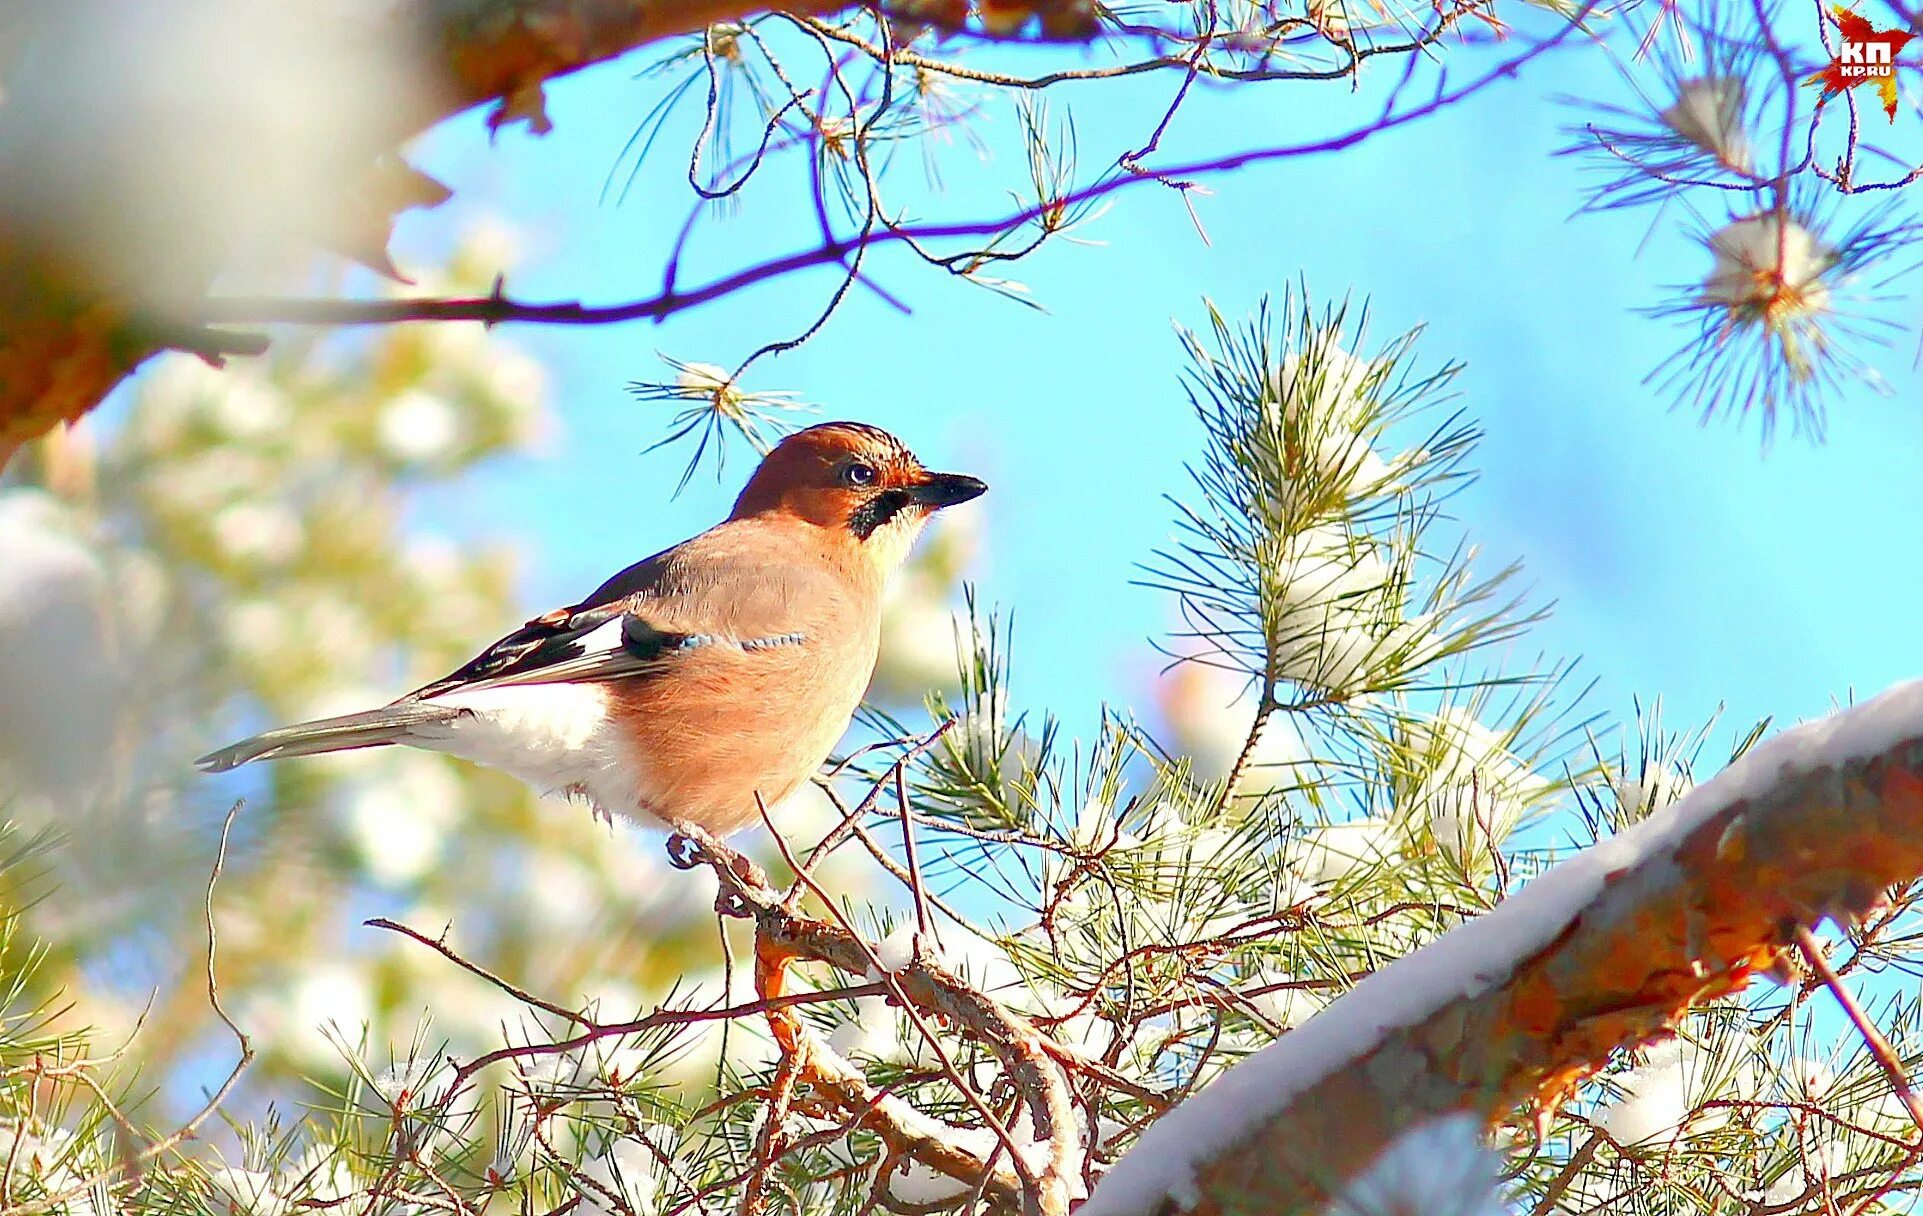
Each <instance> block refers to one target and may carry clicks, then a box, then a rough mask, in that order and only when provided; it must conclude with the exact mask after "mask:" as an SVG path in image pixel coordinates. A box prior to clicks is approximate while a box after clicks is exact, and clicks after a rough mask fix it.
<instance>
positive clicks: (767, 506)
mask: <svg viewBox="0 0 1923 1216" xmlns="http://www.w3.org/2000/svg"><path fill="white" fill-rule="evenodd" d="M987 489H988V487H987V486H986V485H984V484H983V483H982V482H981V481H979V480H977V479H975V478H973V477H970V476H968V475H966V474H964V473H931V472H929V471H928V470H927V469H924V468H923V467H922V465H921V461H919V460H917V459H915V454H914V453H913V452H911V451H909V450H908V448H907V447H906V446H905V445H904V444H903V443H902V442H901V440H899V439H897V438H895V437H894V436H893V435H890V434H889V433H888V432H887V431H884V430H881V429H880V428H878V427H872V426H868V425H866V424H864V423H860V422H824V423H822V424H821V425H820V426H811V427H809V428H808V429H807V430H805V431H796V432H795V433H794V434H792V435H790V436H788V437H787V438H786V439H783V440H782V441H781V442H780V443H779V444H776V445H775V448H774V450H773V451H771V452H769V453H768V454H767V456H765V457H764V458H763V459H762V461H761V467H760V468H758V469H756V470H755V472H754V476H753V477H750V478H749V479H748V485H747V488H745V489H744V490H742V491H741V497H740V498H739V499H737V500H736V501H735V505H734V518H736V519H745V518H748V517H751V516H757V515H771V514H778V515H787V516H791V517H794V518H798V519H802V520H805V521H807V522H808V523H811V524H814V525H816V526H818V527H822V528H826V529H829V530H830V531H831V532H832V533H833V534H835V536H836V538H837V539H838V540H841V539H845V540H846V541H847V542H848V543H850V544H852V545H854V546H855V547H856V549H857V550H858V551H859V552H861V553H862V554H863V555H864V556H865V557H866V558H867V559H868V560H869V561H870V562H872V563H873V564H874V565H875V566H876V567H877V568H878V569H879V570H880V571H881V572H882V573H884V574H887V573H890V572H892V571H893V570H894V569H895V568H896V567H897V566H899V565H900V564H901V563H902V561H903V559H905V558H906V557H907V556H908V550H909V548H910V546H912V545H913V544H914V543H915V537H916V536H917V535H919V534H920V532H921V528H922V525H923V524H925V523H926V522H928V517H929V516H930V515H933V514H934V513H935V512H936V511H939V510H941V509H942V508H943V507H952V506H954V505H955V504H956V503H959V502H967V501H968V500H969V499H971V498H974V497H976V496H977V495H979V494H981V493H982V492H983V491H985V490H987Z"/></svg>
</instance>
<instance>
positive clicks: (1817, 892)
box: [1083, 684, 1923, 1216]
mask: <svg viewBox="0 0 1923 1216" xmlns="http://www.w3.org/2000/svg"><path fill="white" fill-rule="evenodd" d="M1918 874H1923V684H1909V685H1904V686H1902V687H1899V688H1897V689H1895V690H1892V691H1891V692H1888V693H1886V694H1884V695H1883V696H1881V697H1878V698H1876V699H1875V700H1873V701H1870V702H1867V703H1865V704H1862V705H1859V706H1857V707H1855V708H1852V709H1850V710H1847V711H1845V712H1842V713H1840V714H1837V715H1834V716H1833V717H1831V718H1829V719H1826V720H1823V721H1819V722H1814V723H1810V724H1807V725H1805V726H1802V727H1799V728H1797V729H1795V730H1792V731H1788V732H1785V734H1783V735H1782V736H1780V737H1778V738H1777V739H1775V740H1772V741H1770V742H1769V743H1767V744H1765V745H1763V746H1760V747H1758V748H1756V749H1755V750H1754V751H1753V752H1751V753H1750V754H1748V755H1746V756H1745V757H1743V758H1742V759H1741V760H1740V761H1738V762H1737V763H1735V764H1733V765H1732V766H1731V767H1730V768H1729V769H1727V770H1725V772H1724V773H1722V774H1721V775H1719V776H1718V777H1717V778H1716V779H1715V780H1713V781H1711V782H1709V783H1707V784H1705V785H1704V786H1702V787H1700V788H1699V789H1697V790H1696V791H1694V792H1692V793H1691V794H1690V795H1688V796H1687V797H1685V798H1684V799H1682V800H1681V801H1679V802H1678V803H1676V804H1675V805H1674V806H1673V807H1671V808H1670V809H1669V810H1668V811H1666V812H1664V813H1661V814H1658V815H1656V816H1654V817H1652V818H1651V819H1649V820H1648V821H1646V822H1645V823H1644V824H1641V825H1638V826H1637V827H1635V828H1631V829H1629V830H1627V831H1625V832H1623V833H1621V834H1620V835H1618V836H1616V837H1613V838H1610V839H1607V840H1604V841H1603V842H1601V843H1599V844H1597V845H1596V846H1594V847H1592V848H1591V849H1589V850H1587V851H1585V852H1584V853H1583V854H1580V855H1578V856H1577V857H1575V858H1573V859H1571V860H1570V861H1568V862H1566V863H1564V864H1563V865H1562V866H1559V867H1557V868H1556V869H1554V870H1552V871H1549V872H1548V873H1546V874H1545V875H1543V876H1542V877H1539V878H1538V879H1537V880H1536V881H1535V883H1533V884H1532V885H1531V886H1530V887H1528V888H1526V889H1525V890H1524V891H1523V892H1522V893H1520V894H1519V895H1517V896H1515V897H1512V898H1511V899H1510V900H1509V901H1507V902H1506V904H1505V905H1503V906H1500V907H1499V908H1498V909H1497V910H1495V911H1494V912H1491V913H1490V914H1488V915H1486V916H1484V917H1482V918H1479V919H1478V920H1476V921H1472V922H1470V923H1469V924H1468V925H1465V926H1463V927H1461V928H1459V929H1456V930H1455V931H1453V932H1452V933H1450V934H1447V935H1445V936H1444V937H1443V938H1442V939H1440V940H1439V941H1438V942H1436V943H1435V944H1434V945H1432V946H1431V947H1429V948H1428V949H1425V950H1422V951H1418V952H1417V953H1416V954H1414V955H1411V956H1410V957H1409V958H1408V959H1406V960H1403V961H1402V962H1399V963H1397V964H1395V965H1393V966H1391V967H1389V968H1386V969H1384V970H1383V971H1381V972H1379V973H1377V975H1375V976H1374V977H1372V978H1371V979H1370V980H1369V981H1366V982H1365V983H1364V984H1363V985H1361V986H1360V987H1359V988H1358V989H1357V990H1356V991H1355V993H1353V994H1352V995H1351V996H1349V997H1347V998H1344V1000H1343V1001H1338V1002H1337V1003H1336V1005H1334V1006H1331V1007H1330V1009H1329V1010H1328V1011H1326V1012H1325V1013H1324V1014H1322V1015H1318V1017H1317V1018H1315V1019H1312V1020H1311V1021H1310V1022H1309V1023H1307V1024H1306V1025H1305V1026H1304V1027H1302V1028H1299V1029H1297V1030H1296V1031H1293V1032H1291V1033H1290V1034H1289V1035H1288V1036H1286V1037H1284V1038H1283V1040H1282V1041H1281V1042H1279V1043H1278V1044H1276V1045H1275V1046H1273V1047H1271V1048H1269V1049H1267V1051H1265V1052H1263V1053H1260V1054H1259V1055H1258V1056H1256V1057H1254V1058H1253V1059H1252V1060H1251V1061H1249V1062H1247V1063H1244V1064H1243V1065H1241V1066H1239V1068H1237V1069H1234V1070H1231V1071H1230V1072H1229V1073H1228V1074H1226V1075H1225V1077H1224V1078H1223V1079H1222V1080H1221V1081H1219V1082H1218V1083H1217V1084H1216V1085H1215V1086H1214V1087H1212V1088H1211V1089H1210V1090H1207V1091H1204V1093H1203V1094H1202V1095H1201V1096H1200V1097H1198V1098H1195V1099H1192V1100H1191V1102H1190V1104H1189V1107H1188V1109H1183V1108H1178V1109H1177V1111H1176V1112H1175V1113H1174V1114H1172V1115H1171V1116H1169V1117H1168V1118H1167V1119H1166V1120H1165V1121H1163V1122H1162V1123H1161V1124H1158V1125H1157V1126H1156V1127H1155V1128H1154V1129H1152V1130H1151V1131H1150V1133H1149V1134H1148V1135H1147V1136H1145V1137H1144V1138H1143V1140H1142V1141H1141V1142H1140V1143H1139V1144H1138V1145H1137V1147H1136V1148H1135V1149H1134V1150H1133V1151H1132V1152H1131V1153H1130V1154H1129V1155H1128V1156H1127V1157H1125V1158H1124V1159H1123V1161H1122V1162H1121V1163H1120V1164H1118V1165H1117V1167H1116V1169H1115V1170H1114V1171H1113V1172H1112V1173H1111V1174H1110V1175H1109V1176H1108V1178H1107V1179H1105V1180H1104V1182H1103V1184H1102V1186H1101V1188H1100V1189H1099V1190H1098V1191H1097V1193H1096V1195H1095V1197H1094V1198H1093V1199H1092V1200H1091V1201H1090V1203H1089V1205H1088V1206H1087V1207H1086V1208H1084V1209H1083V1213H1084V1216H1120V1214H1123V1213H1138V1212H1140V1213H1146V1212H1150V1211H1153V1210H1155V1209H1156V1208H1157V1207H1158V1205H1160V1204H1161V1202H1162V1201H1163V1200H1164V1199H1165V1198H1166V1197H1168V1196H1170V1195H1174V1196H1175V1197H1176V1198H1177V1199H1178V1200H1182V1201H1185V1202H1184V1206H1185V1207H1192V1209H1193V1210H1195V1211H1199V1212H1204V1213H1216V1212H1258V1211H1259V1212H1298V1211H1310V1210H1320V1205H1321V1204H1322V1203H1323V1202H1325V1201H1326V1199H1327V1197H1329V1196H1330V1195H1333V1194H1336V1193H1339V1192H1340V1191H1341V1189H1342V1187H1343V1186H1344V1184H1345V1183H1346V1182H1347V1181H1348V1180H1350V1179H1353V1178H1355V1177H1356V1176H1357V1175H1358V1174H1359V1173H1360V1172H1361V1171H1363V1170H1364V1169H1365V1168H1367V1167H1368V1165H1369V1164H1370V1162H1371V1161H1372V1160H1373V1159H1374V1158H1375V1157H1376V1156H1377V1154H1378V1153H1380V1152H1381V1151H1382V1150H1383V1149H1384V1148H1385V1147H1386V1146H1388V1145H1389V1144H1390V1143H1392V1142H1393V1141H1394V1140H1395V1139H1396V1138H1397V1137H1398V1136H1399V1135H1401V1134H1402V1133H1404V1132H1405V1131H1407V1130H1408V1129H1410V1128H1411V1127H1412V1126H1414V1125H1415V1124H1417V1123H1419V1122H1421V1121H1424V1120H1427V1119H1430V1118H1433V1117H1434V1116H1436V1115H1438V1114H1442V1113H1447V1112H1453V1111H1468V1112H1471V1113H1474V1114H1476V1115H1478V1116H1479V1117H1482V1118H1484V1119H1487V1120H1488V1121H1489V1122H1490V1123H1491V1124H1495V1123H1500V1122H1504V1121H1508V1120H1511V1119H1514V1118H1516V1117H1517V1114H1518V1110H1519V1109H1520V1110H1521V1111H1522V1112H1523V1113H1524V1114H1525V1115H1527V1114H1534V1115H1535V1116H1537V1117H1538V1118H1546V1116H1547V1113H1548V1112H1551V1111H1553V1110H1554V1109H1555V1108H1556V1107H1557V1105H1558V1104H1559V1103H1560V1102H1561V1101H1562V1100H1563V1099H1564V1098H1566V1097H1567V1096H1569V1095H1570V1094H1571V1093H1572V1092H1573V1090H1574V1088H1575V1086H1576V1085H1577V1083H1578V1082H1580V1081H1581V1080H1582V1079H1584V1078H1585V1077H1587V1076H1589V1075H1591V1074H1592V1073H1594V1072H1596V1071H1597V1070H1598V1069H1600V1068H1601V1067H1602V1066H1603V1065H1604V1064H1605V1063H1606V1062H1607V1061H1608V1060H1609V1058H1610V1056H1611V1053H1613V1052H1615V1051H1617V1050H1618V1049H1620V1048H1624V1047H1628V1046H1631V1045H1633V1044H1636V1043H1640V1042H1644V1041H1646V1040H1649V1039H1651V1038H1652V1037H1655V1036H1657V1035H1659V1034H1661V1033H1662V1032H1664V1031H1665V1030H1667V1029H1670V1028H1672V1027H1673V1026H1674V1025H1675V1024H1676V1022H1677V1021H1678V1019H1680V1018H1681V1017H1682V1016H1683V1015H1684V1014H1685V1013H1686V1012H1688V1011H1689V1010H1690V1009H1692V1008H1693V1007H1695V1006H1697V1005H1700V1004H1702V1003H1703V1002H1706V1001H1709V1000H1712V999H1714V998H1717V997H1721V996H1725V995H1728V994H1730V993H1733V992H1736V991H1737V990H1739V989H1741V988H1743V987H1744V986H1745V985H1747V983H1748V982H1749V980H1750V979H1751V978H1752V977H1754V976H1755V975H1757V974H1759V973H1765V972H1771V971H1773V970H1775V969H1776V968H1777V967H1778V960H1779V958H1780V957H1781V956H1782V954H1783V953H1784V951H1785V950H1786V949H1788V948H1790V947H1791V946H1792V944H1793V943H1794V941H1795V938H1796V932H1797V929H1798V927H1799V926H1805V925H1809V924H1813V923H1815V922H1817V921H1819V920H1822V919H1824V918H1834V919H1836V920H1838V921H1839V922H1842V923H1844V924H1851V925H1853V924H1855V923H1857V922H1858V921H1859V920H1860V919H1861V918H1862V917H1863V916H1865V915H1866V914H1867V913H1868V912H1869V911H1870V910H1871V909H1872V908H1874V907H1875V906H1877V905H1878V904H1879V903H1880V902H1881V901H1882V900H1883V899H1884V897H1885V894H1886V891H1887V889H1888V888H1889V887H1890V886H1891V885H1893V884H1896V883H1900V882H1905V881H1908V880H1911V879H1914V878H1915V877H1916V876H1917V875H1918ZM1335 1127H1339V1128H1341V1129H1342V1135H1341V1136H1339V1137H1336V1136H1330V1135H1328V1134H1327V1133H1328V1130H1329V1129H1330V1128H1335Z"/></svg>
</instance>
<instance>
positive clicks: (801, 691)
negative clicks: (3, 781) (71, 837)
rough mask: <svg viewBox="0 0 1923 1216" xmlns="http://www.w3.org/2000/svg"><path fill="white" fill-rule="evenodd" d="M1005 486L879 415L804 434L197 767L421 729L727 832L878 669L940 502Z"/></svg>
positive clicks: (806, 754)
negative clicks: (347, 695) (533, 593)
mask: <svg viewBox="0 0 1923 1216" xmlns="http://www.w3.org/2000/svg"><path fill="white" fill-rule="evenodd" d="M987 489H988V487H987V485H986V484H985V483H984V482H982V481H980V480H979V479H977V478H974V477H970V476H968V475H966V474H962V473H931V472H929V471H928V470H927V469H925V468H923V466H922V463H921V461H920V460H918V459H916V457H915V455H914V453H912V452H911V451H909V450H908V448H907V447H906V446H904V445H903V443H902V442H901V440H899V439H897V438H895V437H894V436H893V435H891V434H889V433H888V432H886V431H884V430H881V429H880V428H878V427H874V426H870V425H867V424H865V423H859V422H827V423H822V424H820V425H817V426H811V427H808V428H806V429H805V430H799V431H796V432H794V433H793V434H790V435H788V436H786V437H785V438H783V439H782V440H781V442H779V443H778V444H776V445H775V446H774V447H773V448H771V449H770V450H769V451H768V452H767V454H766V455H765V456H764V457H763V458H762V460H761V463H760V465H759V466H758V467H757V468H756V469H755V471H754V473H753V474H752V475H751V476H750V477H749V479H748V482H747V485H746V486H745V487H744V488H743V489H742V491H741V494H740V497H739V498H737V499H736V501H735V504H734V510H733V511H732V512H731V513H730V514H729V516H728V518H727V519H725V520H724V521H722V522H721V523H719V524H717V525H715V526H714V527H712V528H710V529H708V530H707V531H705V532H703V533H701V534H700V535H698V536H695V537H693V538H692V539H689V540H686V541H683V542H682V543H681V544H678V545H676V546H674V547H673V548H671V549H666V550H664V551H662V552H660V553H657V554H655V555H654V556H652V557H649V558H645V559H643V560H642V561H639V562H636V563H635V564H634V565H632V566H629V567H628V568H627V569H625V570H623V571H621V572H620V573H619V574H616V575H614V576H613V577H612V578H610V579H608V580H607V581H606V582H604V583H602V584H601V585H600V586H599V587H597V588H596V589H595V590H594V591H593V592H592V593H591V594H589V595H588V596H587V597H586V598H584V599H582V600H581V601H580V602H578V603H575V604H571V605H569V606H567V607H565V608H557V609H555V610H554V611H552V612H548V613H544V614H543V615H541V616H538V617H535V618H534V619H532V620H530V621H528V622H527V623H526V624H525V625H523V626H521V627H520V628H518V629H516V630H514V631H513V632H511V633H509V634H507V635H506V636H505V637H503V638H501V639H500V640H499V641H497V642H495V643H494V644H493V645H491V646H489V647H488V648H487V649H486V650H483V651H482V652H481V653H480V654H479V655H477V656H476V657H475V658H474V659H473V660H472V661H470V662H469V663H467V664H466V665H465V666H463V667H461V668H459V669H458V670H456V671H454V672H452V673H451V674H449V675H447V676H444V677H443V678H441V679H438V680H435V681H433V682H432V683H430V684H427V685H424V686H423V687H421V688H417V689H415V690H414V691H413V692H410V693H408V694H407V695H406V696H403V697H401V698H399V699H398V700H396V701H393V702H391V703H390V704H387V705H384V706H382V707H380V708H378V709H370V710H366V711H364V712H361V713H351V714H345V715H342V716H340V717H332V718H322V719H319V720H316V721H312V722H302V723H299V724H298V725H294V726H286V727H282V728H281V729H279V730H271V731H268V732H266V733H265V734H260V735H255V736H254V737H252V738H249V739H244V740H242V741H240V742H238V743H234V744H231V745H229V746H227V747H223V748H221V749H220V750H218V751H214V752H210V753H209V754H207V755H205V756H202V757H201V758H200V759H199V760H198V761H196V764H197V765H198V766H199V767H200V769H201V770H202V771H205V772H213V773H217V772H224V771H226V770H228V769H232V768H235V767H237V766H239V765H242V764H246V763H249V762H251V761H255V760H281V759H286V758H288V757H292V756H312V755H317V754H320V753H325V752H338V751H349V750H353V749H358V748H369V747H385V746H389V745H400V746H407V747H415V748H423V749H426V750H428V751H435V752H443V753H446V754H448V755H451V756H456V757H459V758H461V759H464V760H468V761H471V762H473V763H476V764H480V765H483V766H486V767H490V768H494V769H498V770H501V771H503V772H506V773H508V774H510V775H512V776H514V777H516V778H518V779H520V780H521V781H523V782H525V783H527V784H528V785H530V786H532V787H534V788H535V789H536V790H537V791H539V792H542V793H562V794H567V795H570V796H575V797H579V798H583V799H585V800H586V801H587V802H588V803H589V805H590V807H591V808H592V809H593V811H594V812H595V814H596V815H597V816H598V817H601V818H604V819H608V820H610V821H612V817H613V816H614V815H617V814H618V815H623V816H625V817H627V818H628V819H630V820H632V821H634V822H637V823H640V824H642V825H644V826H654V827H665V828H668V829H669V830H670V831H674V832H677V833H679V832H683V831H685V830H686V829H687V828H689V827H692V828H696V829H699V830H701V831H703V832H706V833H709V834H711V835H713V836H716V837H720V836H726V835H728V834H730V833H733V832H736V831H739V830H741V829H742V828H744V827H747V826H748V825H750V824H752V823H755V822H758V821H759V819H760V817H761V815H762V813H763V809H764V808H766V807H771V806H774V805H776V804H778V803H779V802H781V800H782V799H784V798H786V797H787V796H788V795H789V794H791V793H792V792H794V790H795V789H796V788H797V787H798V786H800V785H801V783H802V782H804V781H806V780H808V779H809V778H811V777H812V776H814V775H815V774H816V773H817V772H818V771H819V770H820V768H821V765H822V764H823V762H824V761H826V760H827V758H828V756H829V753H830V752H831V750H832V749H833V748H834V746H835V744H836V743H837V742H838V741H839V740H840V739H841V737H842V735H843V734H844V733H845V732H846V730H847V728H848V723H849V721H850V720H851V719H852V718H853V716H854V713H855V710H856V709H857V708H858V707H859V705H860V703H861V699H862V697H863V695H864V694H865V692H866V691H867V688H868V684H869V681H870V679H871V678H872V677H873V675H874V670H875V662H876V659H877V657H878V655H879V652H880V646H881V605H882V599H883V595H884V593H885V591H886V589H887V586H888V583H889V580H890V578H891V577H892V576H893V575H894V574H895V572H896V571H897V570H899V569H900V568H901V566H902V564H903V562H904V561H906V560H907V557H908V554H909V551H910V549H911V548H912V547H913V545H914V543H915V540H916V538H917V537H918V536H919V535H920V533H921V531H922V529H923V527H924V525H926V523H927V522H928V520H929V518H930V517H931V516H932V515H933V514H934V513H935V512H937V511H940V510H942V509H944V508H946V507H951V506H954V505H956V504H958V503H964V502H967V501H969V500H970V499H973V498H976V497H977V496H979V495H981V494H982V493H984V492H985V491H986V490H987Z"/></svg>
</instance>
